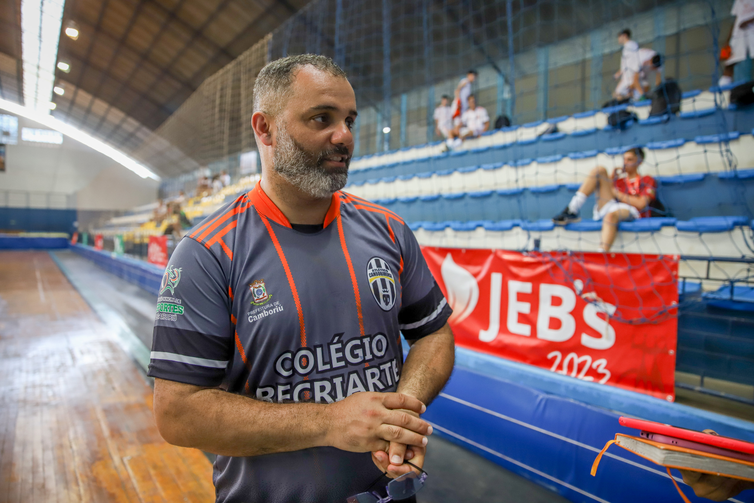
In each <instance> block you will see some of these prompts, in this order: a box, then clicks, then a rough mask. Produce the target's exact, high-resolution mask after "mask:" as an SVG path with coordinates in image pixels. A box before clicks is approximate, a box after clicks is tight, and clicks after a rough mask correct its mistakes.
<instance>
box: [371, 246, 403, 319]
mask: <svg viewBox="0 0 754 503" xmlns="http://www.w3.org/2000/svg"><path fill="white" fill-rule="evenodd" d="M367 279H368V280H369V289H370V290H371V291H372V296H373V297H374V300H375V301H376V302H377V305H378V306H380V309H382V310H383V311H390V310H391V309H392V308H393V306H394V305H395V299H396V297H397V292H396V287H395V276H393V271H392V270H391V269H390V265H388V263H387V262H386V261H385V260H384V259H381V258H380V257H373V258H371V259H370V260H369V262H368V263H367Z"/></svg>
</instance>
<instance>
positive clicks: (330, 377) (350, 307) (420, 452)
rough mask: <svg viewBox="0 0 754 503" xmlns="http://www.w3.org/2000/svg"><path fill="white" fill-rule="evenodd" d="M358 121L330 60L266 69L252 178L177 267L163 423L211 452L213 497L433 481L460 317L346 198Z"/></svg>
mask: <svg viewBox="0 0 754 503" xmlns="http://www.w3.org/2000/svg"><path fill="white" fill-rule="evenodd" d="M356 116H357V111H356V99H355V95H354V92H353V89H352V88H351V85H350V83H349V82H348V80H347V78H346V75H345V73H344V72H343V70H341V69H340V68H339V67H338V66H337V65H336V64H335V63H334V62H333V61H332V60H330V59H329V58H326V57H324V56H315V55H301V56H292V57H287V58H283V59H280V60H277V61H273V62H272V63H270V64H268V65H267V66H266V67H265V68H264V69H263V70H262V71H261V72H260V74H259V76H258V77H257V80H256V83H255V86H254V114H253V116H252V118H251V124H252V127H253V129H254V134H255V135H256V141H257V146H258V148H259V153H260V158H261V162H262V179H261V181H260V183H258V184H257V186H256V187H255V188H254V189H253V190H251V191H250V192H248V193H246V194H243V195H242V196H240V197H239V198H238V199H236V200H235V201H234V202H232V203H230V204H229V205H227V206H225V207H224V208H222V209H221V210H219V211H218V212H216V213H215V214H214V215H212V216H211V217H209V218H207V219H206V220H205V221H204V222H203V223H202V224H201V225H199V226H198V227H196V228H195V229H194V230H193V231H192V232H191V233H190V234H189V235H188V236H187V237H186V238H184V239H183V240H182V241H181V242H180V244H179V245H178V247H177V248H176V250H175V252H174V254H173V256H172V257H171V259H170V263H169V265H168V271H178V272H179V273H180V276H176V275H175V274H174V275H173V276H174V277H179V278H180V279H179V280H177V281H173V282H172V283H170V286H171V288H170V289H169V290H170V291H169V292H168V291H162V292H161V293H160V297H159V298H158V309H157V311H158V312H157V317H156V321H155V327H154V337H153V347H152V354H151V363H150V367H149V375H150V376H152V377H154V378H155V387H154V411H155V418H156V421H157V426H158V428H159V430H160V433H161V434H162V436H163V437H164V438H165V439H166V440H167V441H168V442H170V443H172V444H175V445H180V446H186V447H195V448H198V449H202V450H204V451H208V452H212V453H215V454H217V459H216V461H215V464H214V477H213V480H214V484H215V488H216V495H217V498H216V499H217V501H218V502H223V503H230V502H242V501H243V502H258V501H259V502H261V501H264V502H294V501H295V502H323V503H324V502H328V503H329V502H335V501H346V500H348V501H378V499H377V498H382V497H384V496H386V495H389V496H390V497H392V498H393V499H396V500H397V499H404V498H405V497H409V498H411V497H412V495H413V494H414V493H415V492H416V491H417V490H418V489H419V488H421V486H422V484H423V483H424V481H425V480H426V477H427V474H426V473H425V472H423V470H422V464H423V462H424V454H425V449H426V445H427V437H428V436H429V435H430V434H431V433H432V427H431V426H430V425H429V424H428V423H427V422H426V421H424V420H422V419H421V418H420V415H421V413H422V412H424V411H425V410H426V405H427V404H429V403H430V402H431V401H432V399H433V398H434V397H436V396H437V395H438V393H439V392H440V390H441V389H442V388H443V386H444V385H445V383H446V381H447V379H448V377H449V376H450V372H451V370H452V368H453V358H454V342H453V334H452V333H451V331H450V328H449V327H448V325H447V319H448V317H449V316H450V313H451V310H450V308H449V307H448V304H447V302H446V300H445V298H444V296H443V294H442V292H441V291H440V289H439V287H438V286H437V284H436V283H435V281H434V279H433V277H432V275H431V273H430V272H429V269H428V268H427V265H426V263H425V262H424V259H423V257H422V254H421V250H420V248H419V245H418V244H417V242H416V239H415V238H414V236H413V234H412V233H411V231H410V230H409V228H408V226H407V225H406V224H405V223H404V222H403V221H402V220H401V219H400V218H399V217H398V216H397V215H395V214H394V213H392V212H391V211H389V210H387V209H385V208H382V207H380V206H377V205H375V204H372V203H370V202H368V201H365V200H363V199H359V198H357V197H354V196H352V195H349V194H346V193H344V192H342V191H341V190H340V189H342V188H343V186H344V185H345V183H346V181H347V178H348V166H349V163H350V160H351V156H352V154H353V147H354V140H353V135H352V132H351V129H352V127H353V124H354V121H355V120H356ZM165 290H167V289H165ZM401 333H402V334H403V336H404V338H405V339H406V340H407V342H408V343H409V345H410V346H411V349H410V351H409V353H408V356H407V358H406V360H405V362H404V360H403V352H402V347H401V340H400V335H401ZM383 477H384V478H383ZM390 479H393V480H390ZM406 501H410V499H407V500H406Z"/></svg>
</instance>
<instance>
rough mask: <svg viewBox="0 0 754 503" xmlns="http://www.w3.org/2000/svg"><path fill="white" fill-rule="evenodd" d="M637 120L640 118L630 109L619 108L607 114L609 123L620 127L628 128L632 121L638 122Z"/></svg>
mask: <svg viewBox="0 0 754 503" xmlns="http://www.w3.org/2000/svg"><path fill="white" fill-rule="evenodd" d="M637 120H639V118H638V117H637V116H636V114H635V113H633V112H629V111H628V110H618V111H617V112H613V113H611V114H610V115H608V116H607V123H608V124H610V126H612V127H614V128H618V129H626V128H627V127H628V126H630V124H629V122H630V121H634V122H636V121H637Z"/></svg>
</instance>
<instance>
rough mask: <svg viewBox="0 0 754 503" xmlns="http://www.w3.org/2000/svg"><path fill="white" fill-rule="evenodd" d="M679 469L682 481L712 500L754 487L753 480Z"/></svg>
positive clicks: (703, 496) (734, 494) (698, 494)
mask: <svg viewBox="0 0 754 503" xmlns="http://www.w3.org/2000/svg"><path fill="white" fill-rule="evenodd" d="M679 471H680V472H681V474H682V475H683V481H684V482H685V483H687V484H688V485H689V487H691V489H693V490H694V494H696V495H697V496H699V497H700V498H707V499H709V500H712V501H725V500H727V499H729V498H732V497H734V496H736V495H737V494H738V493H740V492H741V491H744V490H746V489H754V482H747V481H745V480H739V479H734V478H730V477H721V476H718V475H710V474H709V473H701V472H692V471H689V470H679Z"/></svg>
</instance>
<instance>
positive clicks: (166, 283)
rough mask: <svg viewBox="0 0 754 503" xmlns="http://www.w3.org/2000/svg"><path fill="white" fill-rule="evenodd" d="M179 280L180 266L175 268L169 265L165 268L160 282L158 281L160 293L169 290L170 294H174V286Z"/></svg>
mask: <svg viewBox="0 0 754 503" xmlns="http://www.w3.org/2000/svg"><path fill="white" fill-rule="evenodd" d="M180 281H181V268H180V267H178V268H175V267H173V266H172V264H171V265H169V266H168V268H167V269H165V274H163V275H162V282H161V283H160V295H162V294H163V293H165V292H166V291H167V290H170V295H175V287H177V286H178V283H179V282H180Z"/></svg>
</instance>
